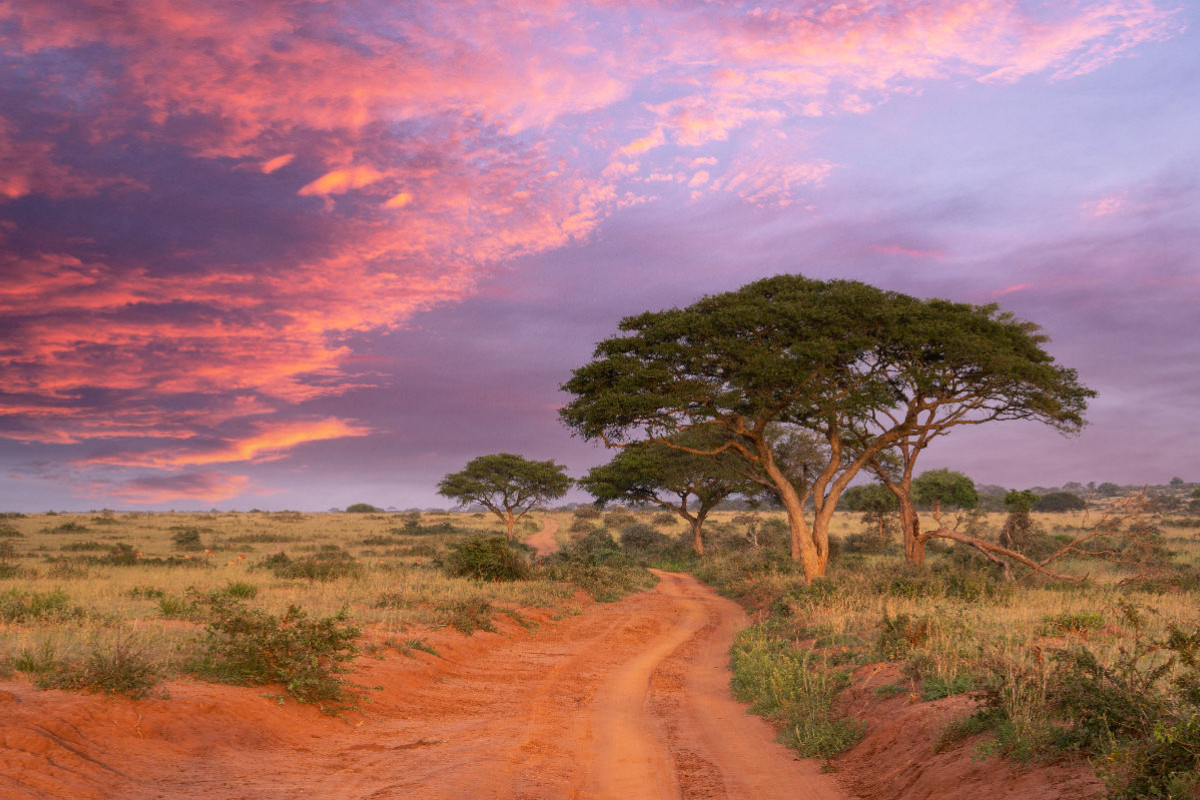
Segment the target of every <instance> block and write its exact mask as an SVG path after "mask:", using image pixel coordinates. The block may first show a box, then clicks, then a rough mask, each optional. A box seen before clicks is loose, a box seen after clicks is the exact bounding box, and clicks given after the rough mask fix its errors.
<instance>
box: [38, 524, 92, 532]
mask: <svg viewBox="0 0 1200 800" xmlns="http://www.w3.org/2000/svg"><path fill="white" fill-rule="evenodd" d="M91 530H92V529H91V528H89V527H88V526H87V525H82V524H80V523H78V522H64V523H63V524H62V525H57V526H55V527H53V528H43V529H42V533H91Z"/></svg>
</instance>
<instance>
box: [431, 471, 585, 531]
mask: <svg viewBox="0 0 1200 800" xmlns="http://www.w3.org/2000/svg"><path fill="white" fill-rule="evenodd" d="M570 488H571V479H570V478H568V477H567V473H566V468H565V467H562V466H561V465H559V464H556V463H555V462H554V461H553V460H550V461H531V460H530V459H527V458H525V457H523V456H518V455H514V454H512V453H495V454H493V455H488V456H479V457H478V458H475V459H472V460H471V461H470V462H468V463H467V465H466V467H464V468H463V469H462V470H460V471H459V472H451V473H450V474H448V475H447V476H446V477H444V478H442V480H441V481H440V482H439V483H438V494H440V495H442V496H444V497H449V498H450V499H451V500H454V501H455V502H457V503H458V504H459V505H460V506H469V505H472V504H474V503H478V504H479V505H482V506H483V507H484V508H487V509H488V510H490V511H491V512H492V513H493V514H495V515H496V516H497V517H499V518H500V521H501V522H503V523H504V527H505V533H506V534H507V536H508V540H509V541H510V542H511V541H512V540H513V538H514V537H515V535H516V533H515V531H516V525H517V521H518V520H520V519H521V517H523V516H525V515H526V514H528V513H529V512H530V511H532V510H533V509H535V508H541V507H542V506H544V505H545V504H546V503H548V502H549V501H551V500H555V499H557V498H559V497H562V496H563V495H564V494H566V493H567V490H568V489H570Z"/></svg>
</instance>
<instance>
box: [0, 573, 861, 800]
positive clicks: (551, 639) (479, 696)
mask: <svg viewBox="0 0 1200 800" xmlns="http://www.w3.org/2000/svg"><path fill="white" fill-rule="evenodd" d="M660 578H661V581H660V583H659V585H658V587H657V588H656V589H654V590H653V591H649V592H643V593H641V594H638V595H635V596H632V597H629V598H627V599H625V600H623V601H621V602H619V603H613V604H591V605H589V606H588V607H587V609H586V611H585V612H584V613H583V614H581V615H578V616H574V617H568V618H566V619H563V620H558V621H555V620H552V619H550V618H549V615H548V614H547V613H546V612H542V613H540V614H536V613H534V618H536V619H538V621H539V622H540V623H541V625H540V626H539V627H537V628H535V629H533V630H526V629H524V628H521V627H519V626H517V625H516V624H515V623H512V624H502V625H501V630H500V632H499V633H495V634H492V633H478V634H476V635H475V636H472V637H470V638H464V637H461V636H459V635H457V634H454V633H450V632H444V631H441V632H435V633H434V634H432V635H431V636H430V640H431V641H432V643H433V644H434V646H435V647H436V648H437V649H438V651H439V652H440V653H441V655H442V657H441V658H438V657H434V656H432V655H429V654H426V653H422V652H415V653H413V654H412V655H411V656H408V657H406V656H401V655H399V654H390V655H388V656H387V658H386V659H385V660H383V661H378V660H374V659H370V658H364V659H362V660H361V661H360V670H359V672H358V674H357V675H356V680H357V681H358V682H360V683H362V684H366V685H379V686H382V687H383V688H382V690H380V691H376V692H373V693H372V699H373V702H372V703H371V704H369V705H367V706H365V707H364V710H363V713H361V714H358V715H354V716H352V717H350V718H345V719H333V718H330V717H327V716H324V715H322V714H321V713H319V712H318V711H317V710H316V709H313V708H311V707H305V706H298V705H296V704H294V703H292V702H290V701H289V702H288V703H287V704H286V705H283V706H282V707H281V706H280V705H279V704H278V703H277V702H276V701H275V700H273V699H270V698H268V697H264V696H263V692H262V691H261V690H259V689H246V688H237V687H228V686H215V685H208V684H199V683H193V682H175V683H172V684H170V685H169V686H168V689H169V691H170V694H171V697H170V698H169V699H147V700H140V701H131V700H127V699H119V698H118V699H107V698H102V697H97V696H93V695H79V694H69V693H64V692H58V691H47V692H37V691H34V690H33V689H32V688H31V687H30V686H29V685H28V684H25V683H20V682H8V683H4V684H3V685H2V686H0V690H2V693H0V705H2V709H0V713H2V714H3V716H2V717H0V719H2V720H3V721H2V723H0V797H7V798H23V799H24V798H29V799H30V800H40V799H42V798H45V799H47V800H48V799H49V798H66V797H70V798H127V799H128V800H150V799H151V798H164V799H165V798H182V797H186V798H191V799H193V800H217V799H218V798H221V799H224V798H255V800H268V799H269V798H281V799H282V798H288V799H289V800H291V798H296V797H312V798H331V799H334V800H338V799H341V798H376V799H377V800H387V799H389V798H481V797H487V798H581V799H582V798H622V800H634V799H636V798H670V797H688V798H693V797H695V798H772V797H778V798H784V797H787V798H805V799H806V800H834V799H835V798H842V797H845V796H846V795H844V794H843V793H842V792H841V791H840V790H839V788H838V787H837V785H836V784H835V783H834V781H833V779H832V778H831V777H830V776H828V775H822V774H821V773H820V771H819V769H818V767H817V765H816V764H815V763H814V762H810V761H801V760H798V759H796V758H795V757H794V756H793V754H792V753H791V752H790V751H788V750H786V749H785V748H783V747H782V746H781V745H779V744H777V743H776V742H775V741H774V731H773V730H771V728H770V726H768V725H767V724H766V723H764V722H763V721H762V720H760V719H758V718H756V717H753V716H750V715H748V714H746V713H745V709H744V707H743V706H740V705H738V704H737V703H735V702H734V701H733V700H732V699H731V698H730V696H729V690H728V684H729V674H728V671H727V669H726V663H727V660H728V655H727V654H728V649H729V645H730V641H731V637H732V634H733V631H734V630H735V628H736V627H737V626H739V625H741V624H744V619H743V616H742V612H741V609H740V608H739V607H738V606H736V605H735V604H734V603H732V602H730V601H728V600H725V599H723V598H720V597H718V596H717V595H715V594H714V593H713V592H712V591H711V590H709V589H707V588H706V587H704V586H702V585H701V584H700V583H698V582H697V581H696V580H695V579H693V578H691V577H690V576H686V575H676V574H670V573H666V574H661V576H660Z"/></svg>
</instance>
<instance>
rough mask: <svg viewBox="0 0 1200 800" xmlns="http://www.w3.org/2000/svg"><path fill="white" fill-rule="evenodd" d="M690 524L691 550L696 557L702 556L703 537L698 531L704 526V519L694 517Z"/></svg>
mask: <svg viewBox="0 0 1200 800" xmlns="http://www.w3.org/2000/svg"><path fill="white" fill-rule="evenodd" d="M691 523H692V549H693V550H695V551H696V553H697V554H698V555H704V537H703V536H702V535H701V533H700V529H701V528H702V527H703V526H704V517H696V518H695V519H693V520H691Z"/></svg>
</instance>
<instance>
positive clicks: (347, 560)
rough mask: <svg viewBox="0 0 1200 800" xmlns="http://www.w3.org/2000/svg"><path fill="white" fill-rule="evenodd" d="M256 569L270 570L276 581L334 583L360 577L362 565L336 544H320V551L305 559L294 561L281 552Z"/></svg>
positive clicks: (261, 563)
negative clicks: (297, 580) (340, 579)
mask: <svg viewBox="0 0 1200 800" xmlns="http://www.w3.org/2000/svg"><path fill="white" fill-rule="evenodd" d="M255 566H256V567H258V568H262V569H269V570H271V572H273V573H275V577H277V578H286V579H303V580H308V581H334V580H338V579H339V578H357V577H359V575H361V574H362V565H361V564H359V563H358V562H357V561H356V560H355V558H354V556H353V555H351V554H350V553H349V552H348V551H346V550H345V549H343V548H341V547H338V546H337V545H335V544H326V545H321V549H320V550H318V551H317V552H315V553H313V554H312V555H311V556H307V557H306V558H297V559H294V558H292V557H291V556H289V555H288V554H287V553H285V552H283V551H280V552H278V553H275V554H273V555H270V556H267V557H266V558H264V559H263V560H262V561H260V562H259V563H258V564H257V565H255Z"/></svg>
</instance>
